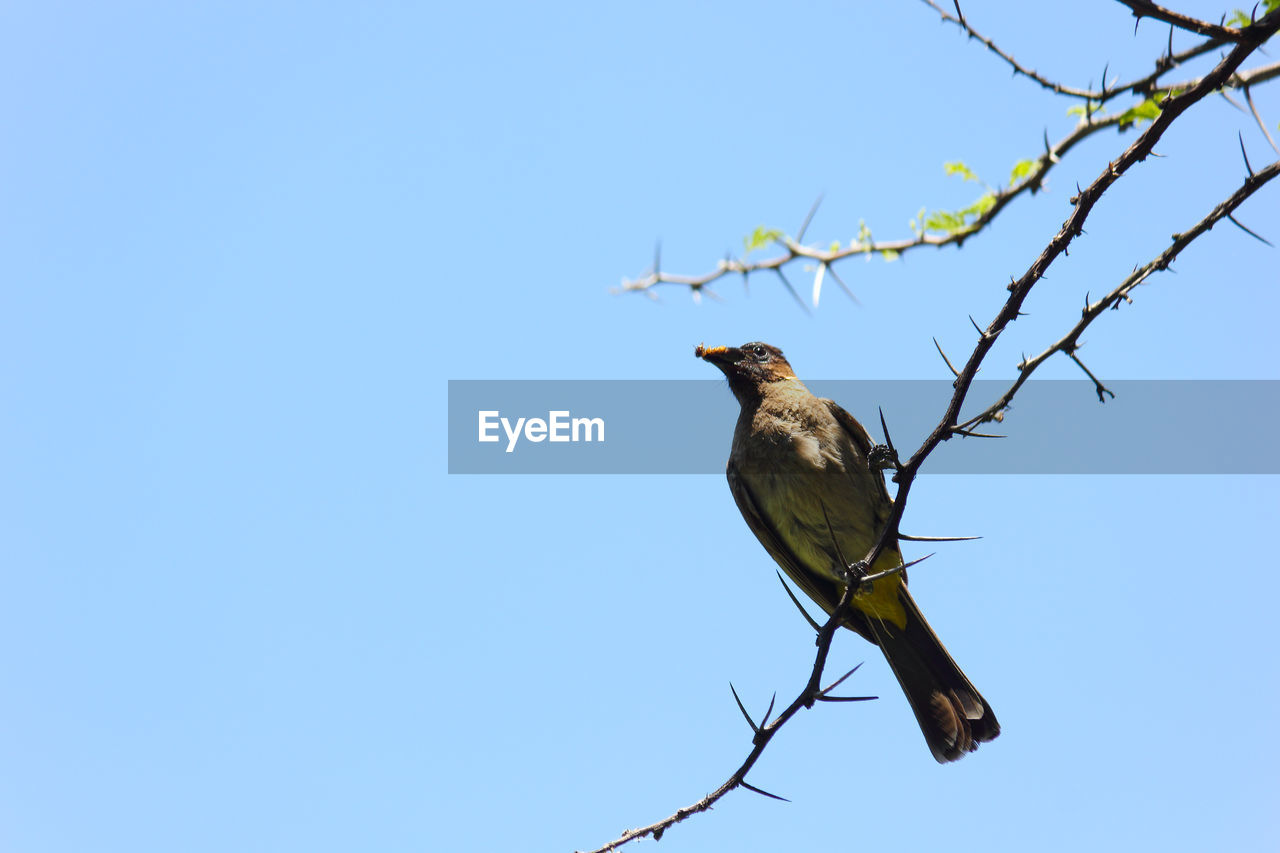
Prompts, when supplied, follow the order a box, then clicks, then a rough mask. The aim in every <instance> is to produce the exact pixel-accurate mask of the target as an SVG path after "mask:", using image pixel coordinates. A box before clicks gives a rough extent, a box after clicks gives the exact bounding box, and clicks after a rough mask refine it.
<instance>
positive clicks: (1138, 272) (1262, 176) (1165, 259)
mask: <svg viewBox="0 0 1280 853" xmlns="http://www.w3.org/2000/svg"><path fill="white" fill-rule="evenodd" d="M1277 175H1280V160H1277V161H1276V162H1274V163H1272V164H1271V165H1270V166H1267V167H1266V168H1265V169H1262V170H1260V171H1258V172H1254V173H1252V174H1250V175H1249V176H1248V177H1246V178H1245V180H1244V182H1243V183H1241V185H1240V187H1239V188H1238V189H1237V190H1236V191H1235V192H1233V193H1232V194H1231V195H1230V196H1229V197H1228V198H1226V199H1224V200H1223V201H1222V202H1221V203H1219V204H1218V205H1217V206H1216V207H1215V208H1214V209H1213V210H1211V211H1210V212H1209V213H1208V214H1207V215H1206V216H1205V217H1204V218H1203V219H1201V220H1200V221H1199V222H1197V223H1196V224H1195V225H1194V226H1192V227H1191V228H1189V229H1188V230H1186V231H1184V232H1182V233H1181V234H1175V235H1174V236H1173V241H1172V242H1171V243H1170V244H1169V246H1168V247H1167V248H1166V249H1165V250H1164V251H1163V252H1161V253H1160V254H1159V255H1157V256H1156V257H1155V258H1153V259H1152V260H1151V261H1149V262H1147V263H1145V264H1143V265H1142V266H1140V267H1138V268H1136V269H1135V270H1134V271H1133V272H1131V273H1130V274H1129V275H1128V276H1126V277H1125V279H1124V280H1123V281H1121V282H1120V283H1119V284H1118V285H1116V287H1115V288H1114V289H1112V290H1111V292H1110V293H1108V294H1107V295H1106V296H1104V297H1102V298H1101V299H1099V300H1097V301H1096V302H1086V304H1085V307H1084V310H1083V311H1082V312H1081V316H1080V319H1079V321H1077V322H1076V324H1075V325H1074V326H1072V327H1071V330H1070V331H1069V332H1067V333H1066V334H1065V335H1063V336H1062V338H1061V339H1060V340H1058V341H1057V342H1056V343H1054V344H1052V345H1050V346H1049V347H1047V348H1046V349H1045V350H1044V351H1043V352H1041V353H1040V354H1039V355H1037V356H1035V357H1033V358H1026V359H1023V360H1022V362H1021V363H1020V364H1019V365H1018V377H1017V379H1015V380H1014V382H1013V384H1012V385H1010V386H1009V388H1008V389H1007V390H1006V391H1005V392H1004V393H1003V394H1001V395H1000V397H999V399H997V400H996V401H995V402H994V403H992V404H991V405H990V406H988V407H987V408H986V409H984V410H983V411H982V412H980V413H979V414H977V415H974V416H973V417H971V418H969V419H968V420H967V421H965V422H964V423H962V424H960V427H962V428H964V427H970V426H976V425H978V424H982V423H988V422H990V421H994V420H999V419H1000V417H1001V416H1002V415H1003V413H1004V411H1005V410H1006V409H1008V408H1009V403H1010V402H1012V400H1013V397H1014V395H1015V394H1017V393H1018V390H1019V389H1020V388H1021V387H1022V386H1023V384H1024V383H1025V382H1026V381H1027V380H1028V379H1029V378H1031V374H1032V373H1034V372H1035V371H1036V368H1038V367H1039V366H1040V365H1042V364H1044V363H1045V362H1046V361H1048V360H1049V358H1050V357H1051V356H1053V354H1054V353H1059V352H1061V353H1068V354H1071V353H1074V351H1075V350H1076V349H1077V348H1078V347H1079V341H1080V335H1081V334H1083V333H1084V330H1085V329H1087V328H1088V327H1089V324H1090V323H1092V322H1093V321H1094V320H1096V319H1097V318H1098V317H1099V316H1101V314H1102V312H1103V311H1105V310H1107V309H1108V308H1113V307H1115V306H1117V305H1119V304H1120V303H1121V302H1123V301H1125V300H1127V299H1128V298H1129V293H1130V291H1132V290H1133V289H1134V288H1136V287H1137V286H1138V285H1140V284H1142V283H1143V282H1145V281H1146V280H1147V279H1148V278H1149V277H1150V276H1151V274H1152V273H1155V272H1158V271H1160V270H1165V269H1168V268H1169V265H1170V264H1172V263H1173V262H1174V260H1176V259H1177V257H1178V255H1179V253H1181V252H1182V250H1183V249H1185V248H1186V247H1187V246H1188V245H1190V244H1191V241H1193V240H1195V239H1196V238H1197V237H1199V236H1200V235H1201V234H1204V233H1205V232H1206V231H1208V230H1209V229H1210V228H1212V227H1213V226H1214V225H1215V224H1217V223H1218V222H1219V221H1221V220H1222V219H1227V218H1230V217H1231V214H1232V212H1233V211H1234V210H1235V209H1236V208H1238V207H1239V206H1240V205H1241V204H1243V203H1244V202H1245V200H1246V199H1247V198H1249V196H1251V195H1253V194H1254V193H1255V192H1257V191H1258V190H1259V189H1260V188H1261V187H1262V186H1263V185H1264V184H1266V183H1267V182H1268V181H1270V180H1272V179H1273V178H1275V177H1276V176H1277ZM1255 236H1256V235H1255ZM1078 363H1079V362H1078V361H1077V364H1078ZM1081 366H1082V367H1083V365H1081ZM1086 372H1088V371H1087V370H1086ZM1089 376H1090V378H1092V379H1093V381H1094V383H1095V386H1096V389H1097V390H1098V394H1099V397H1101V395H1102V393H1103V391H1104V390H1105V389H1104V388H1103V385H1102V383H1101V382H1099V381H1098V379H1097V378H1096V377H1094V376H1093V374H1092V373H1090V374H1089ZM1106 393H1108V394H1109V393H1111V392H1110V391H1106Z"/></svg>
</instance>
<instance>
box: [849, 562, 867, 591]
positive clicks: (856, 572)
mask: <svg viewBox="0 0 1280 853" xmlns="http://www.w3.org/2000/svg"><path fill="white" fill-rule="evenodd" d="M870 568H871V567H870V566H869V565H867V561H866V560H858V561H856V562H853V563H850V564H849V565H847V566H845V567H844V582H845V583H847V584H848V585H849V586H852V587H855V588H856V587H859V586H861V585H862V581H863V579H865V578H866V576H867V575H868V574H870V572H869V571H868V570H869V569H870Z"/></svg>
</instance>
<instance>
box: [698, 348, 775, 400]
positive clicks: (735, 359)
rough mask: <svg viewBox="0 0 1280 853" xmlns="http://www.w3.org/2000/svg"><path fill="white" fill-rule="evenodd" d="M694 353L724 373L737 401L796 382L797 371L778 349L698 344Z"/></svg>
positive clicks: (756, 397) (749, 398) (752, 397)
mask: <svg viewBox="0 0 1280 853" xmlns="http://www.w3.org/2000/svg"><path fill="white" fill-rule="evenodd" d="M693 354H694V355H695V356H697V357H698V358H700V359H702V360H703V361H709V362H711V363H712V364H714V365H715V366H716V367H718V368H720V371H721V372H722V373H724V375H725V377H726V378H727V379H728V380H729V387H730V388H731V389H732V390H733V395H734V396H735V397H737V398H738V402H740V403H745V402H747V401H748V400H753V399H759V398H760V397H761V396H763V394H764V390H765V387H766V386H767V385H768V384H769V383H771V382H782V381H784V380H788V379H795V378H796V374H795V371H793V370H792V369H791V365H790V364H787V360H786V358H785V357H783V355H782V350H780V349H778V348H777V347H775V346H770V345H769V344H766V343H762V342H760V341H752V342H751V343H748V344H743V345H742V346H740V347H706V346H703V345H702V344H698V346H697V347H695V348H694V350H693Z"/></svg>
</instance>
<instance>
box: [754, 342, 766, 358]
mask: <svg viewBox="0 0 1280 853" xmlns="http://www.w3.org/2000/svg"><path fill="white" fill-rule="evenodd" d="M751 354H752V355H754V356H755V357H756V358H764V356H765V349H764V347H762V346H760V345H759V344H756V345H755V346H753V347H752V348H751Z"/></svg>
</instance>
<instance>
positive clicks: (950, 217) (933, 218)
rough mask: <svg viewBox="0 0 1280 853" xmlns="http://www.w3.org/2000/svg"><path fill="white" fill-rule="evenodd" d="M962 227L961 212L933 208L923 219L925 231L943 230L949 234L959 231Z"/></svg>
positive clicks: (962, 216) (962, 217)
mask: <svg viewBox="0 0 1280 853" xmlns="http://www.w3.org/2000/svg"><path fill="white" fill-rule="evenodd" d="M963 227H964V215H963V214H960V213H950V212H948V211H945V210H935V211H934V212H933V213H931V214H929V216H928V217H926V218H925V220H924V230H926V231H943V232H946V233H948V234H950V233H952V232H954V231H959V230H960V229H961V228H963Z"/></svg>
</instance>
